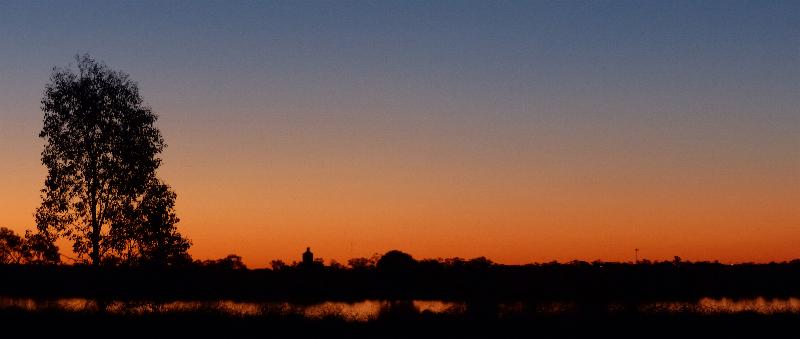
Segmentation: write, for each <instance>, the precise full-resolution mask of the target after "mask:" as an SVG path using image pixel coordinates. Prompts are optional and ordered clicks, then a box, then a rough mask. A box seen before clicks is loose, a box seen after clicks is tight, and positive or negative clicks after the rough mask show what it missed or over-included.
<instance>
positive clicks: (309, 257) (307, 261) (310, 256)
mask: <svg viewBox="0 0 800 339" xmlns="http://www.w3.org/2000/svg"><path fill="white" fill-rule="evenodd" d="M313 264H314V253H311V247H306V251H305V253H303V266H307V267H310V266H311V265H313Z"/></svg>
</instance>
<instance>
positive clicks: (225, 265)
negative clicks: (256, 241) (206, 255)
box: [201, 254, 247, 270]
mask: <svg viewBox="0 0 800 339" xmlns="http://www.w3.org/2000/svg"><path fill="white" fill-rule="evenodd" d="M201 264H202V265H203V266H205V267H209V268H217V269H223V270H246V269H247V266H245V264H244V262H243V261H242V257H240V256H238V255H236V254H229V255H228V256H226V257H225V258H222V259H216V260H205V261H203V262H202V263H201Z"/></svg>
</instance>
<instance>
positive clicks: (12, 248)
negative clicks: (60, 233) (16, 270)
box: [0, 227, 61, 264]
mask: <svg viewBox="0 0 800 339" xmlns="http://www.w3.org/2000/svg"><path fill="white" fill-rule="evenodd" d="M60 262H61V255H60V254H59V253H58V247H57V246H56V245H55V243H53V241H52V239H48V238H47V237H45V236H44V235H43V234H40V233H33V232H31V231H25V236H24V237H20V236H19V235H17V234H16V233H15V232H14V231H12V230H10V229H8V228H5V227H0V264H58V263H60Z"/></svg>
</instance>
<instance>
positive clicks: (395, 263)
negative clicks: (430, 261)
mask: <svg viewBox="0 0 800 339" xmlns="http://www.w3.org/2000/svg"><path fill="white" fill-rule="evenodd" d="M416 265H417V261H416V260H414V258H413V257H412V256H411V255H410V254H408V253H405V252H401V251H398V250H392V251H389V252H386V254H384V255H383V256H382V257H381V259H380V260H378V263H377V265H376V266H377V268H378V269H379V270H381V271H384V272H407V271H410V270H412V269H413V268H414V267H416Z"/></svg>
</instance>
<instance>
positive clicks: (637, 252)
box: [633, 248, 639, 264]
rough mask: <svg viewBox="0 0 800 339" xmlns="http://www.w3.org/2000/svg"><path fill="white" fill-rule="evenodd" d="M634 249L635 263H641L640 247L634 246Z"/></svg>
mask: <svg viewBox="0 0 800 339" xmlns="http://www.w3.org/2000/svg"><path fill="white" fill-rule="evenodd" d="M633 250H634V251H635V252H636V261H634V263H636V264H638V263H639V249H638V248H634V249H633Z"/></svg>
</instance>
